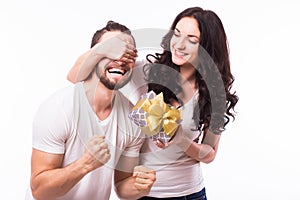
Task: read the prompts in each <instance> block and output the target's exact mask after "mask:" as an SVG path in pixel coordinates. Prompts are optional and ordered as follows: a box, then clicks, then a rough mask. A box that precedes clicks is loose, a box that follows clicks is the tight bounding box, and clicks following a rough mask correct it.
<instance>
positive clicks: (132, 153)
mask: <svg viewBox="0 0 300 200" xmlns="http://www.w3.org/2000/svg"><path fill="white" fill-rule="evenodd" d="M130 126H131V128H132V130H133V132H132V133H133V134H130V135H131V136H130V137H129V141H128V143H127V146H126V148H125V150H124V151H123V153H122V155H123V156H128V157H138V156H139V153H140V149H141V147H142V145H143V143H144V141H145V136H144V134H143V133H142V132H141V129H140V128H139V127H138V126H137V125H135V124H133V123H130Z"/></svg>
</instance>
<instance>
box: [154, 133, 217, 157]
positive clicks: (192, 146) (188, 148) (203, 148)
mask: <svg viewBox="0 0 300 200" xmlns="http://www.w3.org/2000/svg"><path fill="white" fill-rule="evenodd" d="M220 137H221V135H217V134H214V133H212V132H211V131H209V130H205V131H204V136H203V138H202V142H201V144H199V143H197V142H195V141H193V140H191V139H190V138H188V137H186V136H185V135H184V133H183V131H182V129H181V128H179V130H177V132H176V135H175V136H174V138H173V139H172V140H171V141H170V142H168V143H166V144H163V143H162V142H161V141H158V140H157V141H155V144H156V145H157V146H158V147H161V148H165V147H167V146H169V145H171V144H172V143H174V144H175V145H177V146H178V147H179V148H181V149H182V150H183V151H184V152H185V154H186V155H188V156H190V157H191V158H193V159H195V160H197V161H200V162H204V163H210V162H212V161H213V160H214V159H215V157H216V154H217V151H218V146H219V141H220Z"/></svg>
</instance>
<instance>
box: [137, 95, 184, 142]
mask: <svg viewBox="0 0 300 200" xmlns="http://www.w3.org/2000/svg"><path fill="white" fill-rule="evenodd" d="M151 92H152V94H153V93H154V92H153V91H151ZM151 92H150V93H149V96H150V95H151ZM154 94H155V93H154ZM132 111H133V113H134V112H139V113H140V114H139V115H138V117H135V122H136V124H139V125H140V126H141V124H144V126H141V129H142V131H143V132H144V133H145V134H146V135H148V136H153V135H155V134H157V133H158V132H160V131H161V130H162V129H163V132H164V133H165V134H166V135H168V136H169V137H172V136H173V135H174V133H175V131H176V130H177V127H178V124H179V122H180V121H181V113H180V111H179V110H178V109H177V108H175V107H169V106H168V105H167V104H166V103H165V102H164V98H163V93H160V94H158V95H156V96H154V98H142V99H140V100H139V101H138V102H137V103H136V105H135V106H134V107H133V108H132ZM141 114H142V115H141ZM143 114H145V115H143ZM133 115H134V114H133ZM133 115H131V118H134V117H132V116H133ZM141 116H146V117H141ZM137 118H138V119H137ZM144 122H146V123H144Z"/></svg>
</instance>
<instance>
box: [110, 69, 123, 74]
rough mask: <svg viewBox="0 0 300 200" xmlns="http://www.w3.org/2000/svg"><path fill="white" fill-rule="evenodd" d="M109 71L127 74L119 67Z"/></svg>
mask: <svg viewBox="0 0 300 200" xmlns="http://www.w3.org/2000/svg"><path fill="white" fill-rule="evenodd" d="M108 72H109V73H115V74H122V75H124V74H125V71H124V70H121V69H117V68H112V69H109V70H108Z"/></svg>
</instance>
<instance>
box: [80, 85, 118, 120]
mask: <svg viewBox="0 0 300 200" xmlns="http://www.w3.org/2000/svg"><path fill="white" fill-rule="evenodd" d="M84 85H85V92H86V95H87V98H88V101H89V103H90V105H91V107H92V108H93V110H94V112H95V113H96V115H97V116H98V118H99V119H100V120H104V119H106V118H107V117H108V116H109V114H110V113H111V111H112V107H113V100H114V95H115V91H114V90H109V89H108V88H107V87H105V86H104V85H103V84H102V83H101V82H99V80H95V79H94V80H89V81H86V82H85V83H84Z"/></svg>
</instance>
